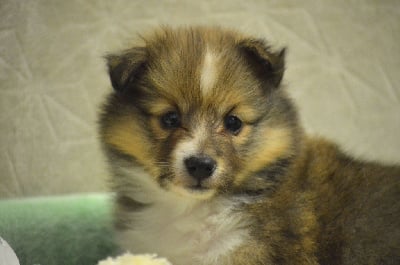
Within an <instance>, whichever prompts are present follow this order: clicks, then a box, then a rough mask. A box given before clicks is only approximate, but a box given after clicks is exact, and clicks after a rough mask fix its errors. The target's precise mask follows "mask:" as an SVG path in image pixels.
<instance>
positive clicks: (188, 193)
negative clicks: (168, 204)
mask: <svg viewBox="0 0 400 265" xmlns="http://www.w3.org/2000/svg"><path fill="white" fill-rule="evenodd" d="M168 190H169V191H171V192H174V193H176V194H178V195H180V196H183V197H187V198H192V199H197V200H208V199H211V198H212V197H213V196H214V195H215V194H216V190H215V189H211V188H205V187H196V186H182V185H176V184H173V183H171V184H170V185H168Z"/></svg>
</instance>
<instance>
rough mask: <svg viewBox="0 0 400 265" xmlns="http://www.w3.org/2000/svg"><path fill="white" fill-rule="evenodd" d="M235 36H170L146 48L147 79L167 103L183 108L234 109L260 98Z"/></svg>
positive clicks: (155, 41)
mask: <svg viewBox="0 0 400 265" xmlns="http://www.w3.org/2000/svg"><path fill="white" fill-rule="evenodd" d="M236 43H237V40H236V39H235V36H234V35H232V36H231V35H229V33H227V35H226V36H225V35H222V36H221V35H220V34H219V35H215V36H214V35H213V34H212V32H211V33H210V32H206V31H205V32H193V33H192V34H188V33H187V32H186V33H181V34H179V32H178V33H176V32H173V33H172V32H171V33H169V34H168V32H167V33H164V35H163V36H162V37H158V38H157V39H153V40H152V41H151V42H149V43H148V44H147V47H148V49H149V55H150V63H149V75H148V78H149V80H150V81H151V83H152V84H153V89H155V90H157V92H159V94H161V95H162V96H163V97H165V98H166V99H168V100H170V101H171V102H173V103H175V104H180V105H182V108H184V109H189V108H193V107H194V106H198V107H201V106H204V105H208V106H211V105H214V106H218V107H219V108H221V109H223V108H231V107H232V106H234V105H237V104H240V103H241V102H243V101H244V100H246V101H250V102H251V101H253V100H256V99H257V98H259V97H260V95H261V91H260V89H259V84H258V80H256V78H255V77H254V76H253V75H252V74H251V73H250V70H249V68H248V67H247V66H246V63H245V62H244V58H243V56H241V54H240V53H239V50H238V49H237V47H236Z"/></svg>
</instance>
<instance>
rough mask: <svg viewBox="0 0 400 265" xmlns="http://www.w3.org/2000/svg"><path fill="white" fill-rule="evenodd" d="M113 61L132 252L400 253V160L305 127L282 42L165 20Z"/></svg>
mask: <svg viewBox="0 0 400 265" xmlns="http://www.w3.org/2000/svg"><path fill="white" fill-rule="evenodd" d="M106 59H107V64H108V70H109V75H110V79H111V83H112V86H113V91H112V92H111V94H110V95H109V97H108V98H107V100H106V103H105V104H104V106H103V111H102V114H101V116H100V122H99V123H100V136H101V141H102V144H103V147H104V151H105V154H106V155H107V158H108V160H109V164H110V171H111V172H112V190H113V191H114V192H115V230H116V238H117V240H118V242H119V244H120V246H121V249H122V250H126V251H130V252H132V253H157V254H159V255H161V256H165V257H166V258H168V259H169V260H170V261H171V262H172V263H173V264H174V265H267V264H290V265H296V264H329V265H331V264H351V265H354V264H400V167H399V166H394V165H393V166H385V165H380V164H378V163H373V162H366V161H360V160H357V159H354V158H351V157H350V156H348V155H347V154H345V153H344V152H342V151H341V150H340V149H339V148H338V147H337V146H336V145H335V144H333V143H331V142H329V141H326V140H324V139H321V138H315V137H309V136H307V135H305V134H304V132H303V129H302V127H301V125H300V124H299V119H298V114H297V111H296V108H295V106H294V105H293V103H292V102H291V100H290V98H289V97H288V96H287V93H286V91H285V89H284V88H283V87H282V86H281V80H282V77H283V73H284V68H285V65H284V59H285V49H281V50H274V49H271V47H270V46H268V43H267V42H266V41H264V40H261V39H258V38H253V37H250V36H246V35H244V34H240V33H238V32H235V31H231V30H227V29H221V28H214V27H186V28H177V29H172V28H168V27H165V28H162V29H160V30H156V31H154V32H152V33H150V34H147V35H144V36H142V37H141V39H140V43H138V44H136V45H135V46H133V47H131V48H129V49H127V50H124V51H122V52H119V53H116V54H110V55H108V56H106Z"/></svg>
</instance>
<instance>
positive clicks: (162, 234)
mask: <svg viewBox="0 0 400 265" xmlns="http://www.w3.org/2000/svg"><path fill="white" fill-rule="evenodd" d="M164 199H165V200H163V201H158V202H156V203H155V204H153V205H152V206H151V207H149V208H147V209H145V210H143V211H141V212H137V213H132V215H131V218H132V220H133V227H132V229H130V230H125V231H123V232H120V234H119V235H118V239H119V240H120V243H121V244H122V246H124V247H125V248H126V249H127V250H129V251H130V252H132V253H157V254H159V255H160V256H164V257H166V258H168V259H169V260H170V261H171V262H172V263H173V264H174V265H194V264H196V265H199V264H203V265H217V264H218V265H222V264H230V262H229V256H230V254H231V253H232V251H234V250H235V249H236V248H237V247H239V246H240V245H241V244H243V243H244V242H245V241H246V240H247V239H248V237H249V231H248V228H247V227H248V225H249V223H248V222H247V218H245V216H244V215H243V213H240V212H237V211H235V209H236V208H237V205H238V203H240V202H234V201H230V200H227V199H218V200H215V201H212V202H201V203H199V202H194V201H191V202H188V201H186V200H185V199H184V198H178V197H170V198H164Z"/></svg>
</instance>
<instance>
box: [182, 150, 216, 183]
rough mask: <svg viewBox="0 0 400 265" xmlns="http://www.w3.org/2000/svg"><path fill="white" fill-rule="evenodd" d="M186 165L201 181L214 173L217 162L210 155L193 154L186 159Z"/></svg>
mask: <svg viewBox="0 0 400 265" xmlns="http://www.w3.org/2000/svg"><path fill="white" fill-rule="evenodd" d="M185 166H186V169H187V171H188V172H189V174H190V175H191V176H192V177H193V178H195V179H197V180H200V181H201V180H203V179H206V178H208V177H210V176H211V175H212V174H213V172H214V170H215V168H216V167H217V162H215V160H214V159H212V158H211V157H209V156H191V157H189V158H186V159H185Z"/></svg>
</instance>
